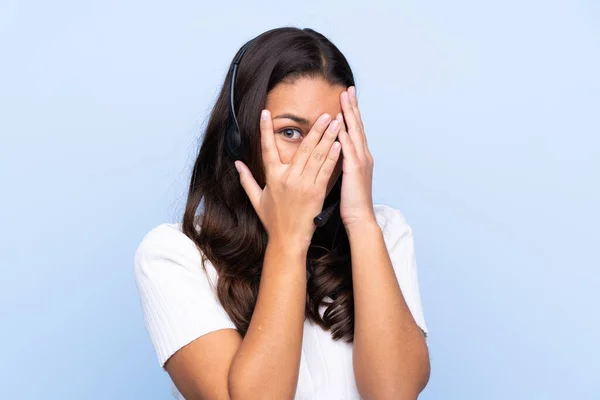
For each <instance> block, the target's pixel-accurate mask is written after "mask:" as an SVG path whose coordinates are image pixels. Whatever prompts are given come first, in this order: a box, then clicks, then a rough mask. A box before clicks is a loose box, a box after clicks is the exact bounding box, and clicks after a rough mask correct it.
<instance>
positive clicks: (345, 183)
mask: <svg viewBox="0 0 600 400" xmlns="http://www.w3.org/2000/svg"><path fill="white" fill-rule="evenodd" d="M341 104H342V111H343V113H344V115H343V117H342V114H341V113H340V114H338V115H337V118H338V120H339V121H340V123H341V124H340V125H341V129H340V132H339V134H338V138H339V141H340V143H341V144H342V154H343V162H342V173H343V174H344V175H343V180H342V189H341V200H340V216H341V218H342V222H343V223H344V226H345V227H346V230H348V229H354V228H355V227H357V226H360V225H361V224H363V223H367V224H370V223H376V219H375V212H374V210H373V192H372V187H373V156H372V155H371V152H370V151H369V148H368V146H367V137H366V135H365V129H364V126H363V123H362V119H361V116H360V111H359V110H358V101H357V100H356V88H355V87H354V86H351V87H350V88H348V90H347V91H344V92H342V94H341ZM344 120H345V121H346V125H347V126H348V131H346V129H345V127H344V123H343V122H344Z"/></svg>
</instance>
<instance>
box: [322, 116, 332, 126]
mask: <svg viewBox="0 0 600 400" xmlns="http://www.w3.org/2000/svg"><path fill="white" fill-rule="evenodd" d="M330 120H331V115H329V114H323V116H321V122H323V123H324V124H326V123H328V122H329V121H330Z"/></svg>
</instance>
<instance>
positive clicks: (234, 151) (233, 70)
mask: <svg viewBox="0 0 600 400" xmlns="http://www.w3.org/2000/svg"><path fill="white" fill-rule="evenodd" d="M253 40H254V39H251V40H250V41H248V42H246V44H244V45H243V46H242V48H241V49H240V51H239V54H238V55H237V56H236V57H235V59H234V60H233V62H232V63H231V67H230V70H229V122H228V124H227V131H226V132H225V148H226V150H227V152H228V153H229V155H230V156H231V157H232V158H233V159H234V160H240V159H241V155H242V138H241V135H240V126H239V124H238V121H237V117H236V115H235V110H234V97H233V95H234V91H235V77H236V76H237V69H238V66H239V64H240V61H241V59H242V56H243V55H244V53H245V52H246V50H247V49H248V46H249V45H250V44H251V43H252V41H253ZM341 178H342V174H340V176H339V177H338V179H337V181H336V183H335V184H336V185H339V184H341ZM338 206H339V201H336V202H335V203H334V204H332V205H330V206H329V207H327V208H326V209H324V210H323V211H321V213H320V214H319V215H317V216H316V217H315V218H314V219H313V222H314V223H315V225H316V226H317V227H323V226H324V225H325V224H326V223H327V221H328V220H329V218H330V217H331V215H332V214H333V213H334V211H335V210H336V208H337V207H338ZM338 229H339V221H338V227H337V228H336V231H335V236H334V242H335V237H336V236H337V230H338Z"/></svg>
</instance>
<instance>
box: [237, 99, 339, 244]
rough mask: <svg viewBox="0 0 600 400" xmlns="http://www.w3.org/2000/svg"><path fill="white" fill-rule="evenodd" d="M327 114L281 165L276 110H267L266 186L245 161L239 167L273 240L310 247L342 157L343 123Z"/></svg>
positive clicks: (264, 134) (262, 128)
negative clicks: (316, 219)
mask: <svg viewBox="0 0 600 400" xmlns="http://www.w3.org/2000/svg"><path fill="white" fill-rule="evenodd" d="M330 121H331V116H330V115H329V114H323V115H321V116H320V117H319V119H317V121H316V122H315V124H314V125H313V127H312V129H311V130H310V132H309V133H308V135H306V137H305V138H304V139H303V140H302V143H301V144H300V146H299V147H298V150H297V151H296V153H295V154H294V156H293V158H292V161H291V163H290V164H282V163H281V160H280V158H279V152H278V150H277V145H276V144H275V137H274V133H273V121H272V119H271V113H270V112H269V111H268V110H263V111H262V113H261V119H260V131H261V148H262V154H263V162H264V164H265V165H264V167H265V174H266V185H265V188H264V189H262V188H261V187H260V186H259V185H258V183H257V182H256V180H255V179H254V177H253V176H252V173H251V172H250V169H248V167H247V166H246V165H245V164H244V163H243V162H241V161H236V162H235V166H236V168H237V170H238V172H239V174H240V182H241V184H242V187H243V188H244V190H245V192H246V194H247V195H248V197H249V199H250V202H251V203H252V206H253V207H254V209H255V210H256V213H257V214H258V217H259V218H260V220H261V222H262V224H263V225H264V227H265V229H266V231H267V234H268V235H269V240H271V239H272V238H276V239H277V240H281V241H282V243H286V244H287V243H289V244H293V243H296V244H298V245H301V246H302V248H303V249H308V247H309V246H310V242H311V240H312V236H313V234H314V232H315V229H316V226H315V224H314V222H313V219H314V217H315V216H316V215H317V214H319V213H320V212H321V211H322V208H323V202H324V200H325V195H326V191H327V183H328V182H329V178H330V177H331V174H332V173H333V170H334V167H335V165H336V164H337V161H338V159H339V156H340V150H341V146H340V143H339V142H336V141H335V139H336V137H337V135H338V132H339V128H340V123H339V121H337V120H336V119H334V120H333V121H332V122H331V124H330Z"/></svg>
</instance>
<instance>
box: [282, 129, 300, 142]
mask: <svg viewBox="0 0 600 400" xmlns="http://www.w3.org/2000/svg"><path fill="white" fill-rule="evenodd" d="M290 132H292V134H291V136H290V134H289V133H290ZM293 132H297V133H298V136H297V137H295V136H294V134H293ZM277 133H279V134H281V135H283V137H284V138H286V139H290V140H298V139H301V138H302V132H300V131H299V130H298V129H292V128H289V129H282V130H280V131H279V132H277Z"/></svg>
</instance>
